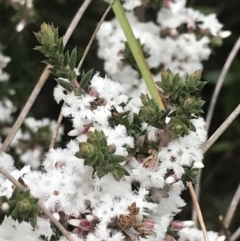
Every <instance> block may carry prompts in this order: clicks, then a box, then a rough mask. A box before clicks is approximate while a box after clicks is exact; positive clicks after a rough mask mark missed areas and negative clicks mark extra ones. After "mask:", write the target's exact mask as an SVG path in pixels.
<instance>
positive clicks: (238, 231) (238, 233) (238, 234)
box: [230, 227, 240, 241]
mask: <svg viewBox="0 0 240 241" xmlns="http://www.w3.org/2000/svg"><path fill="white" fill-rule="evenodd" d="M239 237H240V227H239V228H238V229H237V230H236V231H235V232H234V233H233V235H232V236H231V239H230V241H235V240H237V239H238V238H239Z"/></svg>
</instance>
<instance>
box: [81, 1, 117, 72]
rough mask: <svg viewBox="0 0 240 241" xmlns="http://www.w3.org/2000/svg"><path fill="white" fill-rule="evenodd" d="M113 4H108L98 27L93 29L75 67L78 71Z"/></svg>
mask: <svg viewBox="0 0 240 241" xmlns="http://www.w3.org/2000/svg"><path fill="white" fill-rule="evenodd" d="M115 2H116V0H114V1H113V2H112V3H110V4H109V6H108V8H107V9H106V11H105V13H104V14H103V15H102V18H101V19H100V21H99V22H98V25H97V27H96V28H95V30H94V32H93V34H92V37H91V39H90V40H89V42H88V45H87V47H86V49H85V51H84V53H83V56H82V58H81V60H80V62H79V64H78V67H77V69H78V71H79V70H80V69H81V67H82V65H83V62H84V60H85V58H86V56H87V54H88V52H89V50H90V48H91V46H92V43H93V41H94V40H95V38H96V35H97V32H98V30H99V28H100V27H101V25H102V23H103V21H104V20H105V18H106V17H107V15H108V13H109V12H110V10H111V9H112V6H113V4H114V3H115Z"/></svg>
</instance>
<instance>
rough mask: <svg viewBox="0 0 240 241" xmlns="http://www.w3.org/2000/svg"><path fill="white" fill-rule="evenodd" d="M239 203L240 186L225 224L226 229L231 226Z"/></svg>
mask: <svg viewBox="0 0 240 241" xmlns="http://www.w3.org/2000/svg"><path fill="white" fill-rule="evenodd" d="M239 202H240V184H239V185H238V188H237V191H236V192H235V195H234V197H233V199H232V202H231V204H230V206H229V208H228V211H227V214H226V216H225V219H224V222H223V223H224V226H225V228H226V229H228V228H229V226H230V224H231V221H232V218H233V215H234V213H235V211H236V208H237V205H238V203H239Z"/></svg>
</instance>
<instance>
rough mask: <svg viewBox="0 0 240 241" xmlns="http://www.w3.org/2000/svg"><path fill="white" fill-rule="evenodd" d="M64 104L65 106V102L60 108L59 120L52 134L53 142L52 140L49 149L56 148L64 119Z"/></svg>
mask: <svg viewBox="0 0 240 241" xmlns="http://www.w3.org/2000/svg"><path fill="white" fill-rule="evenodd" d="M63 106H64V103H63V105H62V108H61V110H60V114H59V116H58V120H57V123H56V126H55V128H54V131H53V135H52V139H51V142H50V145H49V149H51V148H54V145H55V143H56V139H57V135H58V131H59V128H60V126H61V123H62V119H63V115H62V109H63Z"/></svg>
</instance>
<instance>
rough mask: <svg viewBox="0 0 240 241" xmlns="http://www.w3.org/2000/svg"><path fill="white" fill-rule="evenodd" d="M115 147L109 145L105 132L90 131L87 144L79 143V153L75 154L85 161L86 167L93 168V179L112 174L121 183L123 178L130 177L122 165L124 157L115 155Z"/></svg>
mask: <svg viewBox="0 0 240 241" xmlns="http://www.w3.org/2000/svg"><path fill="white" fill-rule="evenodd" d="M114 152H115V148H114V145H110V146H108V145H107V139H106V136H105V134H104V132H103V131H97V130H94V131H91V130H90V131H89V132H88V139H87V141H86V142H80V143H79V151H78V152H77V153H76V154H75V155H76V156H77V157H78V158H82V159H84V160H85V161H84V165H88V166H91V167H92V168H93V177H94V175H97V176H98V177H99V178H101V177H103V176H105V175H107V174H109V173H111V174H112V175H113V177H114V179H115V180H117V181H119V180H120V179H121V178H122V177H123V176H127V175H129V173H128V172H127V170H126V169H125V168H124V167H122V166H121V165H120V163H121V162H123V161H124V160H125V157H124V156H121V155H116V154H114Z"/></svg>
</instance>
